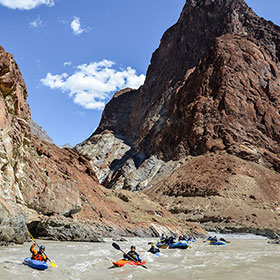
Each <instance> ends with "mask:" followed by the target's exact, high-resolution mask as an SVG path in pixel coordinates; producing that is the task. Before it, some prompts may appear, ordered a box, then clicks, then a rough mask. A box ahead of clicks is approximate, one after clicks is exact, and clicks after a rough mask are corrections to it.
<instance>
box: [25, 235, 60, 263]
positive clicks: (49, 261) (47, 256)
mask: <svg viewBox="0 0 280 280" xmlns="http://www.w3.org/2000/svg"><path fill="white" fill-rule="evenodd" d="M27 232H28V234H29V235H30V237H31V238H32V240H33V242H34V243H35V244H36V245H37V246H38V247H39V248H40V246H39V244H38V243H37V241H36V240H35V239H34V238H33V236H32V235H31V233H30V232H29V231H27ZM43 254H44V255H45V256H46V257H47V258H48V260H49V262H50V264H51V266H52V267H56V264H55V263H53V262H52V261H51V260H50V259H49V257H48V256H47V255H46V253H45V252H44V253H43Z"/></svg>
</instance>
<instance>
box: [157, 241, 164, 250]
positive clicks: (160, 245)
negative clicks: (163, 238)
mask: <svg viewBox="0 0 280 280" xmlns="http://www.w3.org/2000/svg"><path fill="white" fill-rule="evenodd" d="M156 246H157V247H158V248H160V249H167V245H166V244H165V243H161V242H158V243H157V244H156Z"/></svg>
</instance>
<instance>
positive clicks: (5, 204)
mask: <svg viewBox="0 0 280 280" xmlns="http://www.w3.org/2000/svg"><path fill="white" fill-rule="evenodd" d="M26 223H27V217H26V216H24V215H23V214H22V213H21V209H20V208H19V207H18V206H17V205H16V204H15V203H12V202H10V201H5V200H3V199H2V198H0V240H1V245H8V244H11V243H16V244H21V243H23V242H24V241H25V240H26V234H27V233H26V230H27V228H26Z"/></svg>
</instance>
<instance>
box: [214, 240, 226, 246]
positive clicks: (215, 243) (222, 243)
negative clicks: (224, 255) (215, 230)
mask: <svg viewBox="0 0 280 280" xmlns="http://www.w3.org/2000/svg"><path fill="white" fill-rule="evenodd" d="M210 245H227V243H226V242H224V241H220V240H219V241H216V242H210Z"/></svg>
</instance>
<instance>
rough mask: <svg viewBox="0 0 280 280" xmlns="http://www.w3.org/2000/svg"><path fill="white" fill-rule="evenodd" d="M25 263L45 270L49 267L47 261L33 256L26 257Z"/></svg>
mask: <svg viewBox="0 0 280 280" xmlns="http://www.w3.org/2000/svg"><path fill="white" fill-rule="evenodd" d="M23 263H24V264H26V265H28V266H30V267H32V268H35V269H38V270H44V269H47V268H48V264H47V263H46V262H41V261H36V260H32V259H31V258H25V259H24V262H23Z"/></svg>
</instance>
